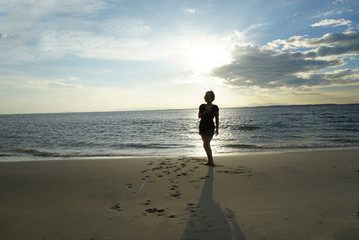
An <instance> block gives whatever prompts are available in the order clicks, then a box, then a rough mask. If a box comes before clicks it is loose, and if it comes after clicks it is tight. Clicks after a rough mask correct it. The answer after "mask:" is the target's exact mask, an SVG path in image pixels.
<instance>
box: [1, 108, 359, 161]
mask: <svg viewBox="0 0 359 240" xmlns="http://www.w3.org/2000/svg"><path fill="white" fill-rule="evenodd" d="M219 116H220V128H219V135H218V136H215V137H214V139H213V141H212V148H213V152H214V154H221V153H238V152H258V151H288V150H289V151H291V150H303V149H305V150H316V149H324V150H325V149H335V148H359V104H350V105H309V106H271V107H250V108H248V107H247V108H230V109H229V108H227V109H226V108H223V109H222V108H220V111H219ZM198 125H199V119H198V109H188V110H159V111H127V112H124V111H119V112H91V113H56V114H11V115H0V161H19V160H39V159H40V160H41V159H44V160H56V159H58V160H61V159H71V158H76V157H81V158H84V157H86V158H87V157H102V158H103V157H125V156H181V155H187V156H188V155H205V152H204V150H203V148H202V141H201V137H200V136H199V134H198Z"/></svg>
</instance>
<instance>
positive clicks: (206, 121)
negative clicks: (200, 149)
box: [199, 104, 219, 134]
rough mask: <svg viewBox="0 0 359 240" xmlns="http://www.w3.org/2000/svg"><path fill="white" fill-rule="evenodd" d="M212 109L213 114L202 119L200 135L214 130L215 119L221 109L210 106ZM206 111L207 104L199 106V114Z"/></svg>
mask: <svg viewBox="0 0 359 240" xmlns="http://www.w3.org/2000/svg"><path fill="white" fill-rule="evenodd" d="M208 107H211V112H210V113H209V114H207V115H205V116H203V117H202V118H201V121H200V123H199V133H200V134H204V133H206V132H207V131H208V130H210V129H214V128H215V127H214V122H213V118H214V117H215V116H216V113H217V112H218V110H219V108H218V106H217V105H212V106H208ZM205 111H206V104H201V106H199V113H203V112H205Z"/></svg>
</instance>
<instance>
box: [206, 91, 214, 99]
mask: <svg viewBox="0 0 359 240" xmlns="http://www.w3.org/2000/svg"><path fill="white" fill-rule="evenodd" d="M206 94H208V95H209V96H210V97H211V98H212V99H213V100H214V99H215V97H216V96H215V95H214V92H213V91H208V92H206Z"/></svg>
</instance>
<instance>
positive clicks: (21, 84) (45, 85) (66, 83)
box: [0, 76, 83, 89]
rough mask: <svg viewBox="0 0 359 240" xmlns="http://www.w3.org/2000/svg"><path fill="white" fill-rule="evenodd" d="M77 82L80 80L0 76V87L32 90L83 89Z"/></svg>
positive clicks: (76, 78)
mask: <svg viewBox="0 0 359 240" xmlns="http://www.w3.org/2000/svg"><path fill="white" fill-rule="evenodd" d="M79 80H80V78H78V77H70V78H69V79H29V78H28V77H22V76H17V77H14V76H12V77H11V76H0V85H9V86H12V87H15V88H32V89H59V88H69V89H76V88H83V86H82V85H81V84H80V83H75V82H78V81H79Z"/></svg>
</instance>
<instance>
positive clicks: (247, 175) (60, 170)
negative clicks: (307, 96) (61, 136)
mask: <svg viewBox="0 0 359 240" xmlns="http://www.w3.org/2000/svg"><path fill="white" fill-rule="evenodd" d="M358 156H359V150H331V151H317V152H293V153H250V154H237V155H227V156H215V162H216V164H217V166H216V167H214V168H212V167H207V166H205V165H203V164H204V163H205V162H206V161H205V158H204V157H185V156H184V157H153V158H139V159H130V158H124V159H96V160H64V161H38V162H10V163H0V192H1V197H0V239H4V240H7V239H14V240H18V239H24V240H25V239H26V240H29V239H30V240H31V239H39V240H43V239H44V240H48V239H57V240H60V239H63V240H67V239H75V240H79V239H88V240H90V239H96V240H104V239H221V240H223V239H248V240H251V239H261V240H264V239H274V240H280V239H298V240H299V239H306V240H308V239H335V240H344V239H359V191H358V190H359V161H358Z"/></svg>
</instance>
